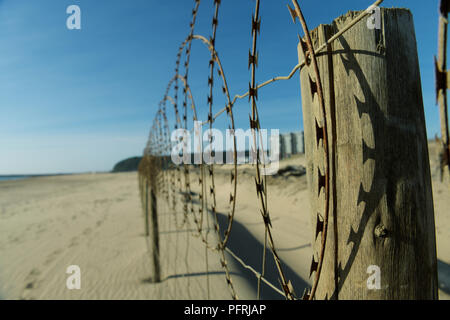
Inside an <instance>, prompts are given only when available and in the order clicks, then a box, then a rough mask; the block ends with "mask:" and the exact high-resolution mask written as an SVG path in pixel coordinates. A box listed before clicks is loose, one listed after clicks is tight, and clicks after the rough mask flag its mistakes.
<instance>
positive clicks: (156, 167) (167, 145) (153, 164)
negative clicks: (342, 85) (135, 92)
mask: <svg viewBox="0 0 450 320" xmlns="http://www.w3.org/2000/svg"><path fill="white" fill-rule="evenodd" d="M292 2H293V4H294V9H291V8H289V11H290V12H291V16H292V17H293V19H294V22H295V18H298V19H299V20H300V22H301V23H302V27H303V30H304V32H305V38H306V39H305V40H303V39H302V38H300V43H301V44H302V46H301V47H302V50H304V54H305V57H306V61H302V62H300V63H299V64H297V65H296V66H295V67H294V68H293V69H292V70H291V72H290V73H289V75H287V76H278V77H274V78H272V79H270V80H267V81H265V82H263V83H262V84H260V85H257V84H256V76H255V73H256V68H257V66H258V52H257V51H256V43H257V36H258V35H259V31H260V24H261V18H260V17H259V5H260V0H256V5H255V13H254V15H252V27H251V34H252V38H253V39H252V40H253V41H252V48H251V50H250V51H249V59H248V66H249V69H250V68H251V82H250V83H249V90H248V92H247V93H245V94H243V95H235V96H234V98H233V99H232V100H231V98H230V93H229V90H228V85H227V82H226V78H225V74H224V71H223V67H222V64H221V62H220V59H219V56H218V54H217V52H216V49H215V40H216V37H215V35H216V31H217V25H218V10H219V6H220V0H214V4H215V11H214V16H213V20H212V26H213V32H212V36H211V37H210V38H209V39H206V38H205V37H203V36H200V35H194V26H195V22H196V15H197V12H198V6H199V3H200V0H195V6H194V9H193V10H192V21H191V23H190V33H189V35H188V36H187V38H186V39H185V40H184V41H183V42H182V44H181V45H180V47H179V49H178V53H177V60H176V68H175V76H174V77H173V78H172V79H171V80H170V81H169V84H168V86H167V88H166V91H165V94H164V98H163V100H162V101H161V102H160V104H159V109H158V112H157V115H156V116H155V118H154V121H153V124H152V127H151V130H150V131H151V132H150V135H149V139H148V143H147V146H146V150H145V155H146V156H147V158H148V159H149V160H148V161H147V166H145V168H144V169H145V170H146V171H147V173H146V175H147V176H149V177H150V176H151V180H152V182H151V183H152V184H154V183H155V182H156V180H157V179H162V180H161V181H162V184H167V183H166V182H165V181H167V180H170V184H171V188H169V187H167V188H166V191H164V190H160V192H163V193H164V192H165V194H166V199H169V193H170V192H171V193H172V206H173V208H174V209H175V208H176V194H177V192H178V191H177V190H176V188H177V186H176V183H175V173H174V171H175V172H176V173H177V175H178V177H177V179H176V180H177V182H178V184H179V189H180V191H181V189H182V186H181V177H180V175H181V174H180V170H179V167H176V170H170V175H166V176H164V174H165V173H164V171H167V169H168V168H166V167H165V165H164V161H161V160H162V158H163V156H164V155H165V154H166V153H167V152H168V151H171V137H170V132H169V131H170V130H169V121H168V119H167V112H166V111H167V110H166V103H167V101H169V102H171V103H172V105H173V108H174V113H175V125H174V127H175V129H178V128H184V129H186V130H187V129H188V128H187V124H188V122H187V119H188V115H187V114H188V111H187V101H188V99H189V100H190V101H191V107H192V111H193V120H194V121H197V120H198V118H197V112H196V108H195V103H194V99H193V95H192V92H191V90H190V87H189V85H188V68H189V61H190V52H191V42H192V40H201V41H202V42H203V43H204V44H205V45H206V46H207V47H208V49H209V51H210V52H211V59H210V61H209V66H210V74H209V76H208V86H209V95H208V97H207V103H208V105H209V112H208V120H207V121H205V122H202V123H201V125H205V124H207V123H209V125H210V129H211V128H212V123H213V122H214V120H215V119H216V118H217V117H218V116H220V115H221V114H222V113H223V112H225V111H226V113H227V115H228V116H229V117H230V122H231V127H232V130H233V133H234V129H235V128H234V117H233V106H234V103H235V101H236V100H237V99H242V98H245V97H247V96H248V98H249V102H250V104H251V115H249V121H250V128H251V130H252V133H253V140H254V146H253V147H252V150H251V152H252V157H253V159H256V177H255V185H256V193H257V196H258V198H259V199H260V203H261V210H260V213H261V216H262V218H263V222H264V225H265V240H264V255H263V261H262V272H261V273H259V272H257V271H255V270H254V269H253V268H252V267H251V266H248V265H247V264H245V262H244V261H243V260H242V259H241V258H239V257H238V256H236V254H234V253H233V252H232V251H231V250H230V249H229V248H227V246H226V244H227V241H228V239H229V236H230V231H231V226H232V222H233V219H234V211H235V204H236V188H237V154H236V151H237V150H236V137H235V136H234V134H233V136H234V154H233V155H234V168H233V169H234V170H232V172H231V183H232V187H233V192H232V193H231V194H230V205H231V208H232V209H231V212H230V213H229V214H228V220H229V224H228V227H227V229H226V231H225V233H224V238H223V239H221V235H220V230H219V226H218V221H217V212H216V204H215V184H214V170H213V167H210V168H209V169H210V170H208V171H209V175H210V178H211V181H212V183H211V186H210V189H209V193H210V194H211V196H212V197H213V203H212V206H211V211H212V212H213V213H214V216H215V222H214V229H215V231H216V234H217V236H218V239H219V243H218V245H216V246H212V245H211V244H209V243H208V239H207V234H208V232H209V227H208V228H207V230H206V237H205V235H204V233H203V230H202V228H203V215H204V214H208V212H204V210H203V208H204V207H206V208H207V198H208V197H207V196H206V194H207V192H206V184H205V175H204V172H203V171H204V170H203V169H202V168H203V166H202V162H201V164H200V167H201V170H200V177H199V185H200V187H201V190H202V192H201V194H200V195H199V197H200V200H201V201H200V202H201V206H200V207H199V213H200V215H201V216H200V221H199V219H197V217H196V216H195V213H194V210H193V206H192V203H191V213H192V215H191V216H192V217H193V219H194V222H195V223H196V224H197V233H196V234H193V235H194V236H197V237H200V238H201V239H202V241H203V242H204V243H205V250H206V252H207V250H212V251H215V252H218V253H219V256H220V263H221V265H222V267H223V268H224V270H225V273H226V281H227V284H228V287H229V289H230V292H231V294H232V298H233V299H237V298H238V296H237V294H236V292H235V290H234V287H233V284H232V281H231V276H230V273H229V269H228V264H227V261H226V257H225V251H226V252H227V253H228V254H230V256H232V257H233V258H234V259H235V260H236V261H237V262H238V263H240V264H241V265H242V266H243V267H244V268H247V269H249V270H251V271H252V272H253V273H254V275H255V277H256V278H257V280H258V298H259V294H260V283H261V281H263V282H265V283H266V284H268V285H269V287H271V288H272V289H274V290H275V291H276V292H278V293H280V294H282V295H284V296H285V297H286V298H287V299H295V294H294V289H293V287H292V284H291V282H290V281H287V280H286V278H285V276H284V273H283V269H282V266H281V260H280V258H279V256H278V254H277V252H276V250H275V244H274V240H273V237H272V233H271V228H272V224H271V221H270V215H269V212H268V206H267V204H268V200H267V184H266V180H265V176H264V179H263V178H262V177H261V169H262V170H265V161H264V155H265V153H264V149H263V146H262V137H261V132H260V119H259V115H258V108H257V105H256V101H257V99H258V89H260V88H262V87H264V86H266V85H268V84H270V83H272V82H275V81H279V80H289V79H291V78H292V76H293V75H294V74H295V73H296V72H297V70H300V69H301V68H302V67H305V66H306V67H308V68H309V67H311V65H312V68H313V69H314V73H315V77H313V78H314V79H315V80H313V79H312V78H311V75H310V78H309V81H310V84H311V87H312V89H313V90H312V92H311V94H312V95H317V96H318V100H319V108H321V109H322V111H323V112H322V116H323V119H322V121H320V119H316V139H317V144H319V142H320V140H322V145H323V148H324V154H325V158H326V159H325V162H326V163H325V173H324V174H322V173H321V171H320V169H318V174H319V177H318V184H319V193H320V191H321V190H322V189H325V198H326V203H328V201H329V181H328V179H329V172H328V168H329V166H328V163H329V155H328V150H325V148H328V136H327V126H326V125H327V123H326V113H325V111H326V110H325V107H324V103H323V94H322V87H321V83H320V74H319V72H318V68H317V62H316V57H315V55H316V54H317V53H318V52H320V51H321V50H323V49H324V48H326V47H327V46H328V45H329V44H331V43H332V42H333V41H334V40H336V39H337V38H338V37H339V36H341V35H342V34H343V33H345V32H346V31H347V30H349V29H350V28H351V27H352V26H353V25H355V24H356V23H357V22H358V21H360V20H361V19H362V18H364V17H365V16H367V15H368V14H369V12H368V11H367V10H366V11H364V12H363V13H361V14H360V15H358V16H357V17H356V18H355V19H353V20H352V21H351V22H350V23H349V24H348V25H346V26H345V27H344V28H342V29H341V30H340V31H339V32H337V33H336V34H335V35H333V36H332V37H331V38H329V39H328V40H327V41H326V42H325V43H324V44H322V45H321V46H319V47H318V48H317V49H316V50H314V48H313V47H312V43H311V39H310V36H309V32H308V29H307V26H306V23H305V21H304V18H303V15H302V13H301V10H300V7H299V5H298V3H297V1H296V0H292ZM381 2H383V0H377V1H376V2H375V3H374V4H373V5H372V6H370V7H373V6H376V5H379V4H380V3H381ZM370 7H369V8H370ZM183 51H184V52H185V56H186V60H185V62H184V67H185V75H184V76H181V75H180V74H179V67H180V61H181V57H182V55H183ZM216 64H217V67H218V69H217V71H218V74H219V76H220V77H221V78H222V81H223V87H222V91H223V93H224V94H225V95H226V98H227V104H226V106H225V108H223V109H221V110H220V111H219V112H218V113H216V114H215V115H213V114H212V106H213V95H212V92H213V90H212V88H213V84H214V77H213V76H214V68H215V65H216ZM441 70H443V69H441ZM179 80H181V82H182V83H183V94H184V101H183V110H184V112H183V121H181V119H180V113H179V110H178V86H179ZM172 87H173V89H174V98H172V97H170V96H169V92H170V89H171V88H172ZM319 123H320V124H321V126H320V125H319ZM257 134H259V136H260V139H259V141H260V142H261V148H262V149H263V150H262V151H263V152H262V153H261V152H260V151H261V150H260V144H258V143H257V142H256V141H257ZM261 155H262V157H263V161H261V158H260V157H261ZM157 157H159V158H160V161H155V160H156V158H157ZM161 171H163V173H162V174H163V175H162V176H158V175H159V174H160V173H161ZM184 177H185V179H184V189H185V191H186V193H185V194H184V195H185V196H186V195H188V196H187V198H186V199H185V200H186V201H185V202H192V197H191V196H190V195H191V192H190V172H189V169H188V168H187V170H186V167H185V170H184ZM164 179H166V180H164ZM161 181H160V182H161ZM155 187H156V186H155ZM156 189H158V188H156ZM156 191H158V190H156ZM327 206H328V204H327ZM328 210H329V209H328V208H326V210H325V214H324V216H323V218H322V216H321V215H320V213H318V215H317V223H316V230H315V236H316V238H317V236H318V234H319V233H321V234H322V235H321V249H320V254H319V257H318V260H317V261H316V259H315V258H314V256H313V259H312V263H311V269H310V271H311V274H312V272H314V271H315V272H316V277H315V280H314V283H313V287H312V289H311V292H308V291H306V293H305V294H304V296H303V298H304V299H313V298H314V294H315V291H316V289H317V285H318V281H319V278H320V271H321V267H322V263H323V257H324V250H325V243H326V242H325V241H326V233H327V223H328ZM174 216H175V223H176V227H177V228H180V226H178V223H177V222H176V214H175V215H174ZM206 217H207V218H208V215H207V216H206ZM183 225H186V226H188V225H189V214H188V209H187V208H186V207H184V221H183V223H182V225H181V227H183ZM208 226H209V223H208ZM267 244H269V246H270V249H271V251H272V254H273V257H274V260H275V264H276V266H277V269H278V273H279V276H280V285H281V287H282V289H283V291H281V290H279V289H278V288H277V287H276V286H274V285H273V284H271V283H270V282H269V281H267V279H266V278H265V277H264V270H265V252H266V246H267ZM186 254H187V253H186ZM206 259H207V256H206ZM207 271H208V268H207ZM207 281H208V280H207ZM208 292H209V282H208ZM208 296H209V295H208Z"/></svg>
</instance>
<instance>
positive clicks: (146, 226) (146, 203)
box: [144, 178, 150, 237]
mask: <svg viewBox="0 0 450 320" xmlns="http://www.w3.org/2000/svg"><path fill="white" fill-rule="evenodd" d="M144 181H145V204H144V219H145V236H146V237H148V236H149V235H150V230H149V221H148V211H149V203H148V193H149V190H148V180H147V178H144Z"/></svg>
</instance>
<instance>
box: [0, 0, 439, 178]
mask: <svg viewBox="0 0 450 320" xmlns="http://www.w3.org/2000/svg"><path fill="white" fill-rule="evenodd" d="M299 2H300V4H301V6H302V9H303V11H304V14H305V16H306V18H307V22H308V24H309V26H310V28H311V29H313V28H314V27H316V26H317V25H318V24H320V23H330V22H331V21H332V20H333V19H334V18H336V17H338V16H340V15H341V14H344V13H345V12H347V11H348V10H362V9H365V8H367V7H368V6H369V5H370V4H371V2H373V1H372V0H370V1H365V0H364V1H363V0H340V1H334V0H323V1H318V0H314V1H313V0H303V1H299ZM254 3H255V1H254V0H222V5H221V8H220V15H219V28H218V32H217V40H216V45H217V50H218V52H219V56H220V58H221V59H222V63H223V65H224V69H225V73H226V76H227V78H228V82H229V86H230V90H231V94H232V95H233V96H234V95H235V94H239V93H244V92H245V91H247V89H248V83H249V79H250V74H249V71H248V51H249V48H250V44H251V35H250V26H251V16H252V13H253V10H254ZM287 3H290V1H287V0H286V1H279V0H278V1H275V0H261V13H260V15H261V18H262V24H261V36H260V38H259V43H258V51H259V67H258V69H257V82H258V83H261V82H263V81H265V80H267V79H269V78H271V77H273V76H277V75H287V74H288V73H289V72H290V71H291V69H292V67H293V66H295V65H296V64H297V48H296V45H297V41H298V40H297V33H298V32H299V25H298V24H297V25H294V24H293V23H292V20H291V18H290V15H289V12H288V10H287V9H286V4H287ZM72 4H76V5H78V6H80V8H81V30H68V29H67V27H66V20H67V18H68V16H69V15H68V14H67V13H66V8H67V7H68V6H69V5H72ZM193 4H194V0H172V1H161V0H158V1H156V0H155V1H154V0H21V1H17V0H0V174H26V173H58V172H88V171H106V170H111V169H112V167H113V165H114V164H115V163H116V162H118V161H119V160H122V159H124V158H127V157H131V156H136V155H141V154H142V150H143V148H144V147H145V143H146V140H147V137H148V133H149V129H150V125H151V123H152V119H153V117H154V114H155V112H156V110H157V105H158V102H159V101H160V100H161V98H162V96H163V94H164V92H165V88H166V84H167V82H168V81H169V80H170V78H171V77H172V76H173V73H174V68H175V58H176V53H177V49H178V47H179V45H180V43H181V42H182V41H183V40H184V39H185V37H186V36H187V34H188V32H189V29H188V26H189V22H190V20H191V10H192V7H193ZM212 4H213V0H202V3H201V5H200V11H199V14H198V23H197V26H196V32H195V33H197V34H202V35H205V36H207V37H209V35H210V34H211V19H212V14H213V6H212ZM383 6H385V7H408V8H410V9H411V11H412V13H413V16H414V23H415V28H416V38H417V42H418V51H419V60H420V69H421V77H422V89H423V97H424V106H425V114H426V122H427V131H428V136H429V137H434V135H435V134H436V133H438V132H439V113H438V108H437V106H436V105H435V89H434V67H433V56H434V55H435V54H436V50H437V30H438V9H437V8H438V1H437V0H432V1H431V0H429V1H420V0H408V1H407V0H385V2H384V4H383ZM208 57H209V54H208V52H207V51H206V49H205V48H204V46H203V45H202V44H201V43H194V44H193V48H192V58H191V71H190V84H191V87H192V90H193V92H194V98H195V100H196V104H197V107H198V108H199V109H200V110H203V111H202V112H200V117H201V118H202V119H203V120H205V119H206V110H207V104H206V88H207V77H208V60H209V58H208ZM299 91H300V90H299V80H298V75H296V76H295V77H294V78H293V79H291V80H290V81H282V82H279V83H275V84H273V85H271V86H270V87H265V88H264V89H261V90H260V92H259V94H258V95H259V101H260V102H259V103H258V107H259V108H260V116H261V119H262V123H261V125H262V126H263V127H266V128H267V127H268V128H280V129H281V131H282V132H287V131H297V130H302V118H301V113H300V108H301V106H300V92H299ZM216 101H217V105H215V108H216V110H219V109H221V108H222V107H223V106H224V104H223V103H222V100H220V98H218V99H217V100H216ZM236 110H239V111H236V115H237V116H238V118H239V119H238V120H237V122H236V126H237V127H241V128H244V129H246V128H248V113H249V105H248V100H245V99H244V100H243V101H241V102H239V103H237V104H236Z"/></svg>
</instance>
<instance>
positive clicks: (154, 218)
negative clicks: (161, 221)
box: [148, 188, 161, 282]
mask: <svg viewBox="0 0 450 320" xmlns="http://www.w3.org/2000/svg"><path fill="white" fill-rule="evenodd" d="M148 194H149V196H150V219H149V220H150V230H151V232H150V240H151V246H152V259H153V281H154V282H160V281H161V267H160V259H159V229H158V211H157V208H158V206H157V200H156V195H155V190H154V189H153V188H151V189H150V190H149V193H148Z"/></svg>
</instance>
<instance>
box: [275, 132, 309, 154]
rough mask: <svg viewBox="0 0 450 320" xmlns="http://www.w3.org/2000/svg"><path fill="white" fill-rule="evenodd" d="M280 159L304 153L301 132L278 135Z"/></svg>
mask: <svg viewBox="0 0 450 320" xmlns="http://www.w3.org/2000/svg"><path fill="white" fill-rule="evenodd" d="M279 139H280V140H279V141H280V159H285V158H288V157H290V156H291V155H293V154H299V153H305V138H304V134H303V131H301V132H290V133H284V134H280V138H279Z"/></svg>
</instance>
